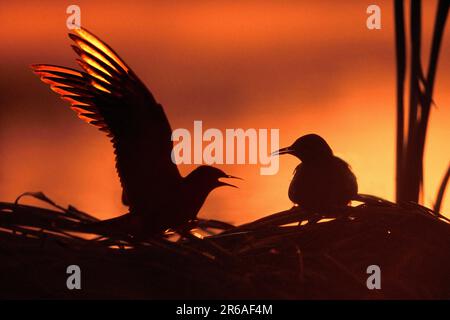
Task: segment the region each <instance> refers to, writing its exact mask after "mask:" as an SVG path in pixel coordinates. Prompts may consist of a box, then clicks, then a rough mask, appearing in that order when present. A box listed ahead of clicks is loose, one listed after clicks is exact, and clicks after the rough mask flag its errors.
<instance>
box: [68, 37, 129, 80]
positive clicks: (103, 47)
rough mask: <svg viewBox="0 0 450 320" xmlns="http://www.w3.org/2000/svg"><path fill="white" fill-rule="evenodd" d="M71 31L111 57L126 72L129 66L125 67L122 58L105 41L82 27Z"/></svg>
mask: <svg viewBox="0 0 450 320" xmlns="http://www.w3.org/2000/svg"><path fill="white" fill-rule="evenodd" d="M73 31H74V32H75V34H77V35H78V36H79V37H80V38H82V39H83V40H86V42H88V43H91V44H92V45H93V46H94V47H96V48H98V49H99V50H100V51H102V52H103V53H104V54H106V55H107V56H109V57H110V58H112V59H113V60H114V61H115V62H116V63H117V64H118V65H120V66H121V67H122V68H123V69H124V70H125V71H126V72H128V70H129V68H128V67H127V65H126V64H125V62H123V61H122V59H120V58H119V56H118V55H117V54H116V53H115V52H114V51H113V50H112V49H111V48H110V47H109V46H108V45H107V44H106V43H104V42H103V41H101V40H100V39H99V38H97V37H96V36H94V35H93V34H92V33H90V32H89V31H87V30H86V29H84V28H80V29H74V30H73Z"/></svg>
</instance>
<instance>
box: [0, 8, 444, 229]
mask: <svg viewBox="0 0 450 320" xmlns="http://www.w3.org/2000/svg"><path fill="white" fill-rule="evenodd" d="M71 4H77V5H79V6H80V8H81V23H82V25H83V26H84V27H86V28H87V29H89V30H90V31H92V32H93V33H95V34H96V35H97V36H99V37H100V38H101V39H102V40H104V41H105V42H107V43H108V44H109V45H110V46H111V47H113V48H114V49H115V50H116V51H117V52H118V53H119V55H120V56H121V57H122V58H123V59H124V60H125V61H126V62H127V64H128V65H129V66H130V67H131V68H132V69H133V70H134V71H135V73H136V74H138V76H139V77H140V78H141V79H142V80H143V81H144V83H145V84H146V85H147V86H148V87H149V88H150V90H151V91H152V92H153V93H154V95H155V97H156V99H157V100H158V101H159V102H160V103H161V104H162V105H163V106H164V108H165V111H166V114H167V117H168V119H169V121H170V123H171V125H172V128H173V129H176V128H187V129H192V128H193V121H194V120H202V121H203V127H204V129H207V128H218V129H221V130H225V129H226V128H244V129H247V128H255V129H259V128H261V129H272V128H277V129H279V130H280V145H281V146H287V145H289V144H291V143H292V142H293V141H294V140H295V139H296V138H297V137H299V136H301V135H303V134H306V133H312V132H314V133H318V134H320V135H322V136H323V137H324V138H325V139H326V140H327V141H328V142H329V144H330V145H331V147H332V148H333V150H334V151H335V154H336V155H338V156H340V157H342V158H343V159H345V160H346V161H347V162H349V163H350V165H351V166H352V168H353V170H354V172H355V174H356V176H357V178H358V183H359V189H360V192H362V193H369V194H374V195H377V196H380V197H384V198H387V199H390V200H393V198H394V175H395V116H396V114H395V52H394V30H393V17H392V14H393V5H392V1H371V2H370V3H369V2H367V1H356V0H355V1H339V2H337V1H242V2H232V1H184V2H174V1H125V2H124V1H117V2H111V1H77V2H73V1H44V0H41V1H14V3H7V2H4V3H2V9H1V11H0V26H1V28H0V39H1V41H0V59H1V61H2V62H1V75H0V92H1V95H0V105H1V108H0V201H13V200H14V199H15V197H16V196H17V195H19V194H21V193H22V192H25V191H43V192H44V193H45V194H47V195H48V196H49V197H50V198H52V199H53V200H55V201H56V202H57V203H59V204H62V205H64V206H66V205H68V204H72V205H74V206H75V207H77V208H79V209H80V210H84V211H87V212H89V213H91V214H93V215H96V216H98V217H100V218H102V219H103V218H109V217H113V216H117V215H119V214H121V213H125V212H126V207H124V206H122V205H121V201H120V195H121V189H120V185H119V180H118V178H117V176H116V172H115V168H114V158H113V154H112V147H111V145H110V143H109V141H108V140H107V139H106V137H105V136H104V135H103V134H102V133H100V132H99V131H97V130H95V129H94V128H93V127H92V126H89V125H86V124H85V123H84V122H82V121H80V120H79V119H77V117H76V116H75V114H74V113H73V112H72V111H71V110H70V109H69V108H68V103H67V102H64V101H62V100H61V99H59V98H58V96H57V95H56V94H54V93H53V92H51V91H50V90H49V89H48V87H47V86H46V85H44V84H42V83H41V82H40V81H39V79H38V77H37V76H36V75H34V74H33V73H32V72H31V69H30V68H29V65H30V64H32V63H50V64H58V65H63V66H70V67H76V63H75V53H74V52H73V51H72V50H71V48H70V39H69V38H68V37H67V32H68V30H67V28H66V19H67V14H66V8H67V6H69V5H71ZM369 4H378V5H379V6H380V7H381V10H382V13H381V15H382V17H381V19H382V28H381V30H368V29H367V28H366V18H367V16H368V15H367V14H366V8H367V6H368V5H369ZM435 4H436V1H425V7H424V13H423V22H424V39H423V51H424V55H423V61H424V64H425V66H426V63H427V61H428V60H427V59H428V51H429V46H430V32H431V30H432V22H433V20H434V8H435ZM448 29H449V27H448V24H447V27H446V32H445V34H444V39H443V45H442V49H441V55H440V57H441V59H440V61H439V67H438V73H437V78H436V87H435V95H434V101H435V104H436V106H435V107H434V108H433V110H432V112H431V119H430V120H431V122H430V130H429V133H428V138H427V146H426V156H425V173H424V174H425V193H424V201H425V205H427V206H432V204H433V202H434V199H435V197H436V193H437V189H438V186H439V184H440V182H441V179H442V177H443V175H444V173H445V170H446V168H447V166H448V164H449V160H450V143H449V138H450V126H449V123H450V90H449V88H450V72H449V70H450V31H449V30H448ZM297 164H298V160H296V159H294V158H292V157H289V156H283V157H282V158H281V159H280V170H279V172H278V174H277V175H274V176H261V175H260V174H259V169H260V166H259V165H221V166H219V167H220V168H222V169H223V170H225V171H226V172H227V173H230V174H232V175H235V176H240V177H242V178H244V179H245V181H239V182H238V184H239V187H240V189H234V188H220V189H217V190H215V191H213V193H212V194H211V196H210V197H209V198H208V200H207V202H206V204H205V205H204V207H203V208H202V210H201V212H200V217H204V218H216V219H223V220H226V221H229V222H233V223H242V222H246V221H250V220H253V219H256V218H259V217H262V216H264V215H267V214H271V213H274V212H277V211H280V210H283V209H287V208H290V206H291V203H290V201H289V199H288V197H287V189H288V186H289V182H290V179H291V177H292V171H293V170H294V168H295V166H296V165H297ZM179 168H180V170H181V172H182V173H183V174H187V173H189V172H190V171H191V170H192V169H193V168H194V166H188V165H180V166H179ZM28 203H35V202H31V201H29V202H28ZM443 212H444V213H445V214H446V215H447V216H450V192H447V194H446V197H445V199H444V207H443Z"/></svg>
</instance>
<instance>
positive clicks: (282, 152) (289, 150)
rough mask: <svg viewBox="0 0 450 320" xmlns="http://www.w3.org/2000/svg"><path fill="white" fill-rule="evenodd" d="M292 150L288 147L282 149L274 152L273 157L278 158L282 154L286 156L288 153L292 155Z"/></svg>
mask: <svg viewBox="0 0 450 320" xmlns="http://www.w3.org/2000/svg"><path fill="white" fill-rule="evenodd" d="M292 151H294V150H292V148H291V147H286V148H281V149H280V150H277V151H274V152H272V154H271V155H272V156H278V155H280V154H286V153H292Z"/></svg>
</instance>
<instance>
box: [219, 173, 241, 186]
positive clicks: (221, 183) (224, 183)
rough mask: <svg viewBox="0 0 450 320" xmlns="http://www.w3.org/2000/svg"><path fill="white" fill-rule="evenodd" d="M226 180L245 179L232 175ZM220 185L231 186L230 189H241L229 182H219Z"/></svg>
mask: <svg viewBox="0 0 450 320" xmlns="http://www.w3.org/2000/svg"><path fill="white" fill-rule="evenodd" d="M224 178H226V179H239V180H244V179H242V178H239V177H235V176H231V175H227V176H226V177H224ZM219 184H220V185H221V186H229V187H233V188H239V187H236V186H235V185H233V184H231V183H228V182H223V181H219Z"/></svg>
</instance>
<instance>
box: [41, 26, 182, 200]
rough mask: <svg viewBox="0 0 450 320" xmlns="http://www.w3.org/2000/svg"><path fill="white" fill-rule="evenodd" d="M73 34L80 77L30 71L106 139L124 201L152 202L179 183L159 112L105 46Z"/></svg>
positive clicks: (82, 32) (49, 69) (55, 70)
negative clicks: (111, 145) (103, 134)
mask: <svg viewBox="0 0 450 320" xmlns="http://www.w3.org/2000/svg"><path fill="white" fill-rule="evenodd" d="M73 32H74V33H71V34H69V36H70V38H71V39H72V40H73V41H74V42H75V44H76V45H73V46H72V47H73V49H74V50H75V52H76V53H77V54H78V56H79V57H80V59H77V62H78V63H79V64H80V66H81V67H82V68H83V70H84V71H78V70H75V69H71V68H65V67H59V66H54V65H47V64H37V65H33V66H32V67H33V69H34V71H35V72H36V73H37V74H38V75H39V76H40V78H41V80H42V81H43V82H45V83H47V84H49V85H50V88H51V89H52V90H53V91H55V92H57V93H59V94H60V95H61V97H62V98H63V99H64V100H67V101H69V102H70V104H71V108H72V109H73V110H74V111H76V112H77V114H78V116H79V117H80V118H81V119H83V120H84V121H86V122H88V123H90V124H92V125H94V126H96V127H98V128H99V129H100V130H101V131H104V132H106V133H107V134H108V136H109V137H110V138H111V142H112V143H113V146H114V149H115V154H116V168H117V171H118V174H119V177H120V180H121V183H122V186H123V188H124V191H125V192H126V194H127V198H128V201H129V202H130V203H131V204H133V203H139V198H140V197H146V199H147V201H149V202H151V201H152V200H155V201H158V199H160V198H161V197H160V196H161V195H160V193H161V194H162V193H165V192H167V189H170V188H172V187H173V185H175V184H177V183H178V181H179V179H180V175H179V172H178V169H177V167H176V165H175V164H174V163H173V162H172V161H171V156H170V153H171V150H172V141H171V128H170V125H169V122H168V120H167V118H166V115H165V114H164V110H163V108H162V106H161V105H160V104H158V103H157V102H156V101H155V99H154V97H153V95H152V94H151V92H150V91H149V90H148V89H147V88H146V86H145V85H144V84H143V83H142V82H141V81H140V80H139V79H138V77H137V76H136V75H135V73H134V72H133V71H132V70H131V69H130V68H129V67H128V66H127V65H126V63H125V62H124V61H123V60H122V59H121V58H120V57H119V56H118V55H117V54H116V53H115V52H114V51H113V50H112V49H111V48H110V47H109V46H108V45H106V44H105V43H104V42H102V41H101V40H100V39H98V38H97V37H96V36H94V35H93V34H92V33H90V32H88V31H87V30H86V29H83V28H82V29H75V30H73Z"/></svg>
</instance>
